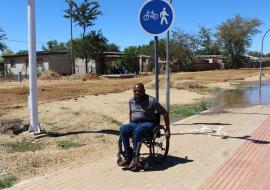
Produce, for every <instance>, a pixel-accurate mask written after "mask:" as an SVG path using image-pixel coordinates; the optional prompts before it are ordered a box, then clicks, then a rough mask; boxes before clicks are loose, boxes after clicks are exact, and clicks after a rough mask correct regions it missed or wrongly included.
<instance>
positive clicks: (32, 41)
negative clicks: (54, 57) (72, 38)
mask: <svg viewBox="0 0 270 190" xmlns="http://www.w3.org/2000/svg"><path fill="white" fill-rule="evenodd" d="M27 11H28V59H29V96H28V106H29V112H30V126H29V129H28V132H34V134H38V133H40V132H41V129H40V126H39V122H38V104H37V64H36V22H35V0H28V5H27Z"/></svg>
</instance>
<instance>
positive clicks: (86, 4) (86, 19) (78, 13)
mask: <svg viewBox="0 0 270 190" xmlns="http://www.w3.org/2000/svg"><path fill="white" fill-rule="evenodd" d="M69 3H71V4H72V9H69V10H67V12H66V13H67V18H69V17H70V16H72V18H73V19H74V22H75V23H76V24H77V25H78V26H80V27H81V28H82V29H83V32H82V48H83V49H82V50H83V52H82V54H83V59H84V60H85V72H86V73H88V65H87V63H88V60H89V58H92V57H88V56H89V54H88V50H87V49H86V45H87V44H86V41H87V40H86V32H87V28H88V27H90V26H93V25H94V21H95V20H96V19H97V17H98V16H99V15H101V14H102V12H101V11H100V10H99V7H100V5H99V4H98V2H97V1H91V0H83V2H82V3H81V5H78V4H77V3H75V2H74V1H73V0H70V1H69Z"/></svg>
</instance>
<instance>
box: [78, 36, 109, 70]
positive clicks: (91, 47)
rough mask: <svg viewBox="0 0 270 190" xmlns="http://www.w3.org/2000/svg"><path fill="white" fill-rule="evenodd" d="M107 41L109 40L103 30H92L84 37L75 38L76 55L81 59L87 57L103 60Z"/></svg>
mask: <svg viewBox="0 0 270 190" xmlns="http://www.w3.org/2000/svg"><path fill="white" fill-rule="evenodd" d="M107 41H108V40H107V39H106V38H105V37H104V36H103V34H102V32H101V31H98V32H96V31H91V32H90V33H88V34H86V35H85V37H84V39H83V38H82V37H81V38H79V39H75V40H74V55H75V57H79V58H81V59H85V58H86V57H87V58H91V59H94V60H96V61H101V60H102V59H103V52H104V51H105V49H106V45H107ZM85 42H86V43H85ZM84 43H85V44H84ZM88 61H89V60H87V62H86V63H88ZM86 65H87V64H86ZM87 72H88V70H87Z"/></svg>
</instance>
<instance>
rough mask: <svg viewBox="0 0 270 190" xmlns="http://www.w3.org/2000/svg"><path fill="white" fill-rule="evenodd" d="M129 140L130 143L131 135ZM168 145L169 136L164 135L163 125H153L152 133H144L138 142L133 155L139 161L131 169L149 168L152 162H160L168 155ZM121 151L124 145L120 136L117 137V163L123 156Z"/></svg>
mask: <svg viewBox="0 0 270 190" xmlns="http://www.w3.org/2000/svg"><path fill="white" fill-rule="evenodd" d="M130 141H131V142H130V144H131V145H132V141H133V139H132V137H131V138H130ZM169 146H170V142H169V137H168V136H166V130H165V127H164V126H163V125H160V124H158V125H157V126H155V127H154V129H153V132H152V134H144V137H143V139H142V141H141V142H139V143H138V145H137V149H136V151H135V155H134V156H135V157H137V158H138V160H139V162H138V165H137V167H136V168H134V169H133V170H136V169H138V168H143V169H144V170H149V169H150V166H151V164H152V163H154V164H162V163H163V162H164V160H165V159H166V157H167V155H168V152H169ZM123 153H124V147H123V143H122V140H121V137H119V140H118V153H117V164H118V165H119V162H120V160H121V159H123V158H124V156H123Z"/></svg>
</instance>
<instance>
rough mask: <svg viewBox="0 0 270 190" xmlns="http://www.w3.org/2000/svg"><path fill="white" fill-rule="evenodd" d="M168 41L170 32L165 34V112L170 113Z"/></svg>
mask: <svg viewBox="0 0 270 190" xmlns="http://www.w3.org/2000/svg"><path fill="white" fill-rule="evenodd" d="M169 40H170V32H169V31H168V32H167V43H166V62H167V64H166V110H167V112H168V113H170V63H169Z"/></svg>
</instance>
